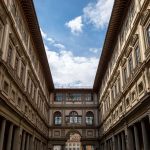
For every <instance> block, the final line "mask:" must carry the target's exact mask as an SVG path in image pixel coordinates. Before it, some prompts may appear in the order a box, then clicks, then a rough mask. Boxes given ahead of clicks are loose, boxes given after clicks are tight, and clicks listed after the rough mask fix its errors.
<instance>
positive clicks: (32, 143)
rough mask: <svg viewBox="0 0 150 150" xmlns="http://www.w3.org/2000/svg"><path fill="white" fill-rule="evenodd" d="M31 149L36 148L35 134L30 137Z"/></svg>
mask: <svg viewBox="0 0 150 150" xmlns="http://www.w3.org/2000/svg"><path fill="white" fill-rule="evenodd" d="M29 143H30V144H29V145H30V146H29V150H34V136H31V137H30V142H29Z"/></svg>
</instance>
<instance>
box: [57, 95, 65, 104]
mask: <svg viewBox="0 0 150 150" xmlns="http://www.w3.org/2000/svg"><path fill="white" fill-rule="evenodd" d="M64 99H65V94H62V93H56V96H55V100H56V101H57V102H61V101H63V100H64Z"/></svg>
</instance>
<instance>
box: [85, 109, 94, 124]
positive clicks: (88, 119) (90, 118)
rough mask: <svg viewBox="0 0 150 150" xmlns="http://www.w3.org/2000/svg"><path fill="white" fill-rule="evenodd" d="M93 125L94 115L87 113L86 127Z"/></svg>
mask: <svg viewBox="0 0 150 150" xmlns="http://www.w3.org/2000/svg"><path fill="white" fill-rule="evenodd" d="M93 123H94V115H93V113H92V112H90V111H89V112H87V113H86V124H87V125H93Z"/></svg>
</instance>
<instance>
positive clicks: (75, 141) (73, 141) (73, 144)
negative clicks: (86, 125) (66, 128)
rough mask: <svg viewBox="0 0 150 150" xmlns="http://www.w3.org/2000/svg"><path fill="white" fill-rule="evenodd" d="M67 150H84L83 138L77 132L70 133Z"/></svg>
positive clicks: (66, 145)
mask: <svg viewBox="0 0 150 150" xmlns="http://www.w3.org/2000/svg"><path fill="white" fill-rule="evenodd" d="M65 150H82V144H81V136H80V134H79V133H77V132H70V133H69V136H68V139H67V141H66V144H65Z"/></svg>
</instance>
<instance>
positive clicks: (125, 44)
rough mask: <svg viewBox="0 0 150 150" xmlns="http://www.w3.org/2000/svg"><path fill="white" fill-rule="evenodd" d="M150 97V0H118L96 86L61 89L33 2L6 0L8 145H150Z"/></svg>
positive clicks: (3, 72)
mask: <svg viewBox="0 0 150 150" xmlns="http://www.w3.org/2000/svg"><path fill="white" fill-rule="evenodd" d="M149 99H150V1H149V0H115V3H114V7H113V11H112V15H111V19H110V22H109V25H108V30H107V34H106V38H105V42H104V47H103V50H102V54H101V58H100V61H99V66H98V69H97V73H96V77H95V82H94V85H93V88H91V89H88V88H86V89H84V88H68V89H66V88H61V89H56V88H54V84H53V80H52V76H51V72H50V69H49V64H48V61H47V58H46V53H45V49H44V44H43V40H42V37H41V33H40V28H39V24H38V21H37V16H36V13H35V9H34V5H33V1H32V0H1V1H0V150H47V149H48V150H61V149H62V150H64V149H66V150H81V149H83V150H94V149H100V150H150V134H149V133H150V101H149Z"/></svg>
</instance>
